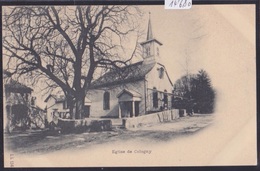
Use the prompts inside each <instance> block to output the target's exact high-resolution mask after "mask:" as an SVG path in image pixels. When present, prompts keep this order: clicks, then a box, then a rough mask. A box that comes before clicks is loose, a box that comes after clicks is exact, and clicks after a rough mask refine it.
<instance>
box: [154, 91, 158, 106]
mask: <svg viewBox="0 0 260 171" xmlns="http://www.w3.org/2000/svg"><path fill="white" fill-rule="evenodd" d="M153 107H154V108H158V92H157V89H156V88H155V87H154V88H153Z"/></svg>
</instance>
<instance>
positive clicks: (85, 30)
mask: <svg viewBox="0 0 260 171" xmlns="http://www.w3.org/2000/svg"><path fill="white" fill-rule="evenodd" d="M141 15H142V13H141V11H140V10H139V9H138V8H137V7H135V6H60V7H57V6H35V7H8V8H5V9H4V14H3V48H4V59H5V60H6V61H8V62H7V67H8V68H7V69H8V71H10V72H11V73H12V74H15V75H24V76H26V77H27V78H28V77H29V78H30V79H31V82H32V83H37V82H39V81H41V82H44V83H45V84H46V85H47V89H48V90H51V89H53V88H56V87H60V88H61V89H62V90H63V92H64V93H65V95H66V96H67V97H68V98H71V100H72V101H73V100H74V103H75V104H77V105H76V106H77V107H76V113H80V108H81V107H80V106H82V103H84V100H82V99H84V97H85V94H86V93H87V91H88V89H89V86H90V84H91V81H92V80H93V75H94V73H95V71H96V70H97V68H100V67H102V68H106V69H109V68H111V67H120V66H122V65H126V64H127V62H129V61H130V60H131V59H132V58H133V57H134V55H135V54H136V51H137V49H138V48H137V46H138V43H137V41H138V38H139V36H140V34H139V32H138V30H139V24H138V23H139V22H138V20H139V19H140V17H141ZM130 34H134V35H135V36H136V38H137V39H136V46H135V48H133V52H132V55H129V56H128V57H126V56H122V55H120V52H124V46H123V45H122V44H123V43H122V42H124V40H125V39H126V38H127V36H129V35H130Z"/></svg>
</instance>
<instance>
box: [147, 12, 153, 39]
mask: <svg viewBox="0 0 260 171" xmlns="http://www.w3.org/2000/svg"><path fill="white" fill-rule="evenodd" d="M151 39H153V31H152V24H151V12H149V21H148V29H147V38H146V41H147V40H151Z"/></svg>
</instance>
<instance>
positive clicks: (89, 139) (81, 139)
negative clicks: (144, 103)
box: [4, 114, 214, 154]
mask: <svg viewBox="0 0 260 171" xmlns="http://www.w3.org/2000/svg"><path fill="white" fill-rule="evenodd" d="M213 120H214V115H198V114H195V115H193V116H192V117H188V116H187V117H183V118H179V119H176V120H174V121H171V122H167V123H161V124H156V125H152V126H147V127H142V128H137V129H133V130H124V129H119V128H115V129H113V130H112V131H108V132H95V133H94V132H92V133H80V134H52V135H51V134H50V132H47V131H35V130H34V131H32V130H28V131H27V132H24V133H20V134H12V135H5V138H4V143H5V147H6V148H7V150H9V151H12V152H14V153H17V154H46V153H53V152H57V151H64V150H74V149H79V150H82V149H87V148H90V147H91V146H100V147H102V145H104V144H106V143H107V142H109V143H118V142H124V141H130V140H133V139H134V140H135V141H139V142H143V143H146V142H165V141H169V140H173V139H175V138H178V137H183V136H189V135H193V134H195V133H196V132H198V131H199V130H201V129H203V128H205V127H207V126H208V125H210V124H211V123H212V122H213Z"/></svg>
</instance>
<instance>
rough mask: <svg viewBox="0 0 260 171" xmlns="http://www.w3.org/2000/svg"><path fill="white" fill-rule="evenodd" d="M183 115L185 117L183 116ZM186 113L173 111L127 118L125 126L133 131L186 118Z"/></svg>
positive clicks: (124, 121)
mask: <svg viewBox="0 0 260 171" xmlns="http://www.w3.org/2000/svg"><path fill="white" fill-rule="evenodd" d="M182 113H183V114H184V115H182ZM185 113H186V112H185V110H183V109H172V110H166V111H162V112H157V113H153V114H148V115H143V116H138V117H135V118H126V119H123V126H124V127H125V128H126V129H131V128H138V127H142V126H147V125H153V124H156V123H163V122H169V121H172V120H174V119H177V118H179V117H180V116H186V115H185Z"/></svg>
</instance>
